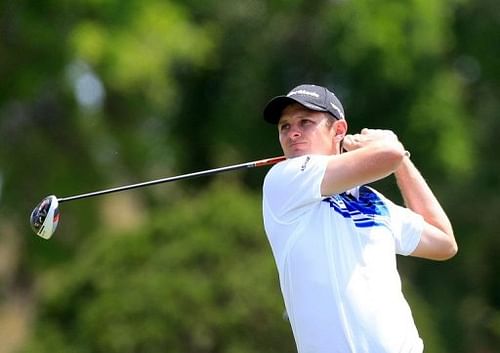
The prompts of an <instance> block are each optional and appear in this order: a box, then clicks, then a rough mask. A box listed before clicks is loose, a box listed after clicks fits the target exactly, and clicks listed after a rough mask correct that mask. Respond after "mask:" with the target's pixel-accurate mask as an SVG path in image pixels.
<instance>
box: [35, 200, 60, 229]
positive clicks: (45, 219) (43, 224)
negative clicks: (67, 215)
mask: <svg viewBox="0 0 500 353" xmlns="http://www.w3.org/2000/svg"><path fill="white" fill-rule="evenodd" d="M30 223H31V228H32V229H33V231H34V232H35V233H36V235H38V236H40V237H42V238H44V239H50V237H51V236H52V234H54V232H55V231H56V228H57V224H58V223H59V201H58V200H57V197H55V196H54V195H50V196H47V197H46V198H44V199H43V200H42V202H40V204H38V206H36V207H35V209H34V210H33V212H31V217H30Z"/></svg>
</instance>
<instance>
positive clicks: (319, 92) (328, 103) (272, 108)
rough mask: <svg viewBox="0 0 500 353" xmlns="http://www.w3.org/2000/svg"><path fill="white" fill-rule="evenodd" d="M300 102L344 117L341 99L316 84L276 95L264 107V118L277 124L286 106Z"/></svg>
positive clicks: (338, 116)
mask: <svg viewBox="0 0 500 353" xmlns="http://www.w3.org/2000/svg"><path fill="white" fill-rule="evenodd" d="M292 103H299V104H301V105H303V106H304V107H306V108H308V109H311V110H316V111H319V112H327V113H330V114H331V115H332V116H333V117H335V118H336V119H344V118H345V117H344V108H343V107H342V103H340V101H339V99H338V98H337V97H336V96H335V94H333V92H330V91H329V90H328V89H327V88H325V87H321V86H316V85H309V84H307V85H300V86H297V87H295V88H294V89H292V90H291V91H290V92H288V94H287V95H286V96H277V97H274V98H273V99H271V100H270V101H269V103H267V105H266V107H265V108H264V120H266V121H267V122H269V123H271V124H277V123H278V121H279V120H280V117H281V113H282V112H283V109H285V108H286V106H288V105H290V104H292Z"/></svg>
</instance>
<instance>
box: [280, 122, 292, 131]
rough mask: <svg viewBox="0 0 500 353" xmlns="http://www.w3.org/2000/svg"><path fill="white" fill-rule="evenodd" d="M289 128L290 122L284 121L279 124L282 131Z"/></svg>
mask: <svg viewBox="0 0 500 353" xmlns="http://www.w3.org/2000/svg"><path fill="white" fill-rule="evenodd" d="M289 128H290V124H288V123H283V124H281V125H280V126H279V130H280V131H284V130H287V129H289Z"/></svg>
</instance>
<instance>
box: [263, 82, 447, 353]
mask: <svg viewBox="0 0 500 353" xmlns="http://www.w3.org/2000/svg"><path fill="white" fill-rule="evenodd" d="M264 118H265V120H266V121H267V122H269V123H271V124H275V125H277V127H278V134H279V142H280V144H281V148H282V149H283V152H284V154H285V156H286V157H287V160H286V161H284V162H281V163H278V164H276V165H275V166H274V167H273V168H271V169H270V170H269V172H268V174H267V175H266V178H265V180H264V186H263V216H264V225H265V230H266V233H267V236H268V239H269V242H270V244H271V248H272V251H273V254H274V257H275V261H276V264H277V268H278V273H279V278H280V285H281V290H282V294H283V298H284V302H285V306H286V310H287V313H288V316H289V319H290V324H291V326H292V331H293V334H294V338H295V341H296V344H297V348H298V352H299V353H347V352H353V353H354V352H356V353H368V352H370V353H379V352H380V353H382V352H384V353H396V352H397V353H410V352H411V353H420V352H422V351H423V342H422V339H421V338H420V336H419V334H418V331H417V328H416V327H415V323H414V320H413V317H412V313H411V311H410V307H409V305H408V303H407V301H406V300H405V298H404V296H403V294H402V292H401V280H400V277H399V274H398V271H397V266H396V254H399V255H410V256H416V257H421V258H427V259H433V260H445V259H449V258H451V257H453V256H454V255H455V254H456V252H457V244H456V242H455V238H454V235H453V230H452V227H451V224H450V221H449V220H448V217H447V216H446V214H445V212H444V211H443V209H442V207H441V206H440V204H439V202H438V200H437V199H436V197H435V196H434V195H433V193H432V191H431V189H430V188H429V186H428V185H427V183H426V182H425V180H424V179H423V177H422V176H421V174H420V173H419V171H418V170H417V169H416V167H415V166H414V165H413V163H412V162H411V160H410V158H409V157H410V156H409V153H408V152H407V151H406V150H405V147H404V146H403V145H402V144H401V142H400V141H399V140H398V137H397V136H396V135H395V134H394V133H393V132H392V131H390V130H374V129H363V130H362V131H361V132H360V133H358V134H353V135H349V134H347V122H346V120H345V117H344V109H343V107H342V104H341V103H340V101H339V100H338V99H337V97H336V96H335V95H334V94H333V93H332V92H331V91H329V90H328V89H327V88H325V87H320V86H316V85H301V86H298V87H295V88H294V89H292V90H291V91H290V92H289V93H288V94H287V95H286V96H278V97H275V98H273V99H272V100H271V101H270V102H269V103H268V104H267V106H266V107H265V109H264ZM392 174H394V175H395V177H396V180H397V184H398V187H399V189H400V191H401V194H402V197H403V199H404V202H405V204H406V207H402V206H398V205H396V204H395V203H393V202H392V201H390V200H389V199H387V198H385V197H384V196H383V195H382V194H380V193H379V192H377V191H376V190H374V189H373V188H371V187H369V186H366V184H368V183H371V182H374V181H376V180H379V179H382V178H385V177H388V176H390V175H392Z"/></svg>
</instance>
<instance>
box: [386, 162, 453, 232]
mask: <svg viewBox="0 0 500 353" xmlns="http://www.w3.org/2000/svg"><path fill="white" fill-rule="evenodd" d="M394 175H395V176H396V181H397V184H398V187H399V190H400V191H401V195H402V196H403V199H404V202H405V204H406V207H408V208H409V209H411V210H412V211H414V212H416V213H418V214H420V215H421V216H422V217H423V218H424V220H425V221H426V222H427V223H429V224H431V225H433V226H435V227H436V228H438V229H440V230H441V231H443V232H444V233H446V234H447V235H448V236H451V237H453V228H452V226H451V223H450V220H449V219H448V216H447V215H446V213H445V211H444V210H443V208H442V207H441V204H440V203H439V201H438V200H437V198H436V197H435V195H434V193H433V192H432V190H431V188H430V187H429V185H428V184H427V182H426V181H425V179H424V178H423V176H422V175H421V174H420V172H419V171H418V169H417V168H416V167H415V166H414V165H413V163H412V161H411V160H410V159H409V158H404V160H403V162H402V163H401V164H400V165H399V167H398V169H396V171H395V172H394Z"/></svg>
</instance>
